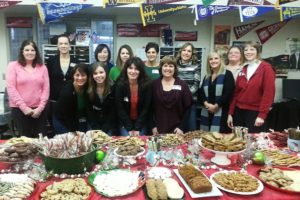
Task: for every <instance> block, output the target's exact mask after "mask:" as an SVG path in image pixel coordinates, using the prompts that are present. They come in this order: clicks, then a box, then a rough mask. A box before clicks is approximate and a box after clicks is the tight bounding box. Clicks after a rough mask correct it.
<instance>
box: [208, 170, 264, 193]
mask: <svg viewBox="0 0 300 200" xmlns="http://www.w3.org/2000/svg"><path fill="white" fill-rule="evenodd" d="M210 180H211V181H212V182H214V183H215V184H216V186H217V187H218V188H220V189H221V190H223V191H226V192H229V193H233V194H239V195H253V194H258V193H260V192H261V191H263V189H264V185H263V184H262V182H261V181H260V180H258V179H257V178H255V177H254V176H251V175H249V174H247V173H243V172H238V171H221V172H215V173H213V174H212V175H211V176H210Z"/></svg>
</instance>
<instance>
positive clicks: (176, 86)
mask: <svg viewBox="0 0 300 200" xmlns="http://www.w3.org/2000/svg"><path fill="white" fill-rule="evenodd" d="M172 89H173V90H181V85H173V87H172Z"/></svg>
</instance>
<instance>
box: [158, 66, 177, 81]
mask: <svg viewBox="0 0 300 200" xmlns="http://www.w3.org/2000/svg"><path fill="white" fill-rule="evenodd" d="M161 73H162V76H163V77H165V78H170V77H174V73H175V66H174V65H173V64H169V63H165V64H164V65H163V66H162V68H161Z"/></svg>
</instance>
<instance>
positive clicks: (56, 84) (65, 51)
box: [46, 35, 77, 133]
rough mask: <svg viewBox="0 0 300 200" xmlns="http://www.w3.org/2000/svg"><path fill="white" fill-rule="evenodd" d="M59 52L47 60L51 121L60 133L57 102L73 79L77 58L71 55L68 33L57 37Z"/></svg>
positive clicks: (55, 129) (55, 130)
mask: <svg viewBox="0 0 300 200" xmlns="http://www.w3.org/2000/svg"><path fill="white" fill-rule="evenodd" d="M57 48H58V53H57V55H55V56H52V57H50V58H49V59H48V60H47V63H46V66H47V68H48V74H49V81H50V97H49V115H50V116H49V117H48V118H49V121H50V122H51V125H52V127H53V131H54V133H58V131H59V130H58V129H59V122H57V119H56V118H55V115H54V107H55V103H56V101H57V100H58V98H59V94H60V91H61V89H62V88H63V87H64V86H65V85H66V84H67V82H68V81H69V80H71V79H72V70H73V69H74V67H75V65H76V63H77V59H76V58H75V57H74V56H71V55H70V40H69V37H68V36H67V35H60V36H58V38H57Z"/></svg>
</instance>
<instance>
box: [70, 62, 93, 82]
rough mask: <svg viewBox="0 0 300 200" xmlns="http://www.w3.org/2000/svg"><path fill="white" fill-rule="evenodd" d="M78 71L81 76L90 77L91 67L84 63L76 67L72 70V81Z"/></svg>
mask: <svg viewBox="0 0 300 200" xmlns="http://www.w3.org/2000/svg"><path fill="white" fill-rule="evenodd" d="M76 71H78V72H79V73H80V74H86V75H87V76H89V65H88V64H84V63H79V64H77V65H75V67H74V69H73V70H72V74H71V75H72V79H73V77H74V74H75V73H76Z"/></svg>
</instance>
